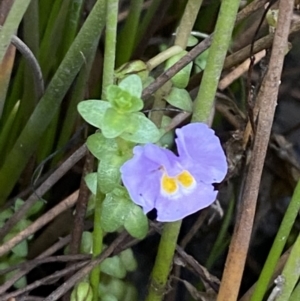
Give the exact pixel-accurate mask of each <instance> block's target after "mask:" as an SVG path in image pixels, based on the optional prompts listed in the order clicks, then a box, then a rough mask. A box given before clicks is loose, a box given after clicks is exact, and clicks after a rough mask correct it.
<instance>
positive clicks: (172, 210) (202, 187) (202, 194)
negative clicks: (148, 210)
mask: <svg viewBox="0 0 300 301" xmlns="http://www.w3.org/2000/svg"><path fill="white" fill-rule="evenodd" d="M216 196H217V191H215V190H214V188H213V186H212V185H207V184H204V183H201V182H200V183H197V188H196V189H195V190H194V191H193V192H191V193H190V194H188V195H184V194H182V195H181V196H180V197H179V198H172V199H170V198H166V197H164V196H162V195H159V196H158V198H157V200H156V203H155V206H154V207H155V208H156V209H157V220H158V221H160V222H174V221H177V220H180V219H183V218H184V217H186V216H188V215H190V214H192V213H195V212H197V211H199V210H200V209H203V208H206V207H208V206H209V205H211V204H212V203H213V202H214V201H215V199H216Z"/></svg>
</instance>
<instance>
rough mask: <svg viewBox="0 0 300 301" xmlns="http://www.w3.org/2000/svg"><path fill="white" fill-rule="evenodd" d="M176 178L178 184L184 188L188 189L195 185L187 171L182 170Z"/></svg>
mask: <svg viewBox="0 0 300 301" xmlns="http://www.w3.org/2000/svg"><path fill="white" fill-rule="evenodd" d="M176 178H177V180H178V181H179V183H180V184H181V185H182V186H183V187H185V188H189V187H191V186H192V185H193V184H195V179H194V177H193V176H192V175H191V174H190V173H189V172H188V171H187V170H184V171H183V172H182V173H180V174H179V175H178V176H177V177H176Z"/></svg>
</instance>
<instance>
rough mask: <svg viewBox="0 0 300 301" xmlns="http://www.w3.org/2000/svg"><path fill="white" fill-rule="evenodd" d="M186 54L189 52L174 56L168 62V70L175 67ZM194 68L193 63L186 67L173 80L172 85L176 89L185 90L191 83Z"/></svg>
mask: <svg viewBox="0 0 300 301" xmlns="http://www.w3.org/2000/svg"><path fill="white" fill-rule="evenodd" d="M186 54H187V51H185V50H184V51H182V52H181V53H178V54H176V55H174V56H172V57H171V58H170V59H168V60H167V62H166V69H169V68H170V67H172V66H173V65H175V64H176V63H177V62H178V61H179V60H180V59H181V58H182V57H184V56H185V55H186ZM192 67H193V63H192V62H191V63H189V64H188V65H187V66H185V67H184V68H183V69H181V70H180V71H179V72H177V73H176V74H175V75H174V76H173V77H172V78H171V82H172V84H173V85H174V86H175V87H177V88H180V89H183V88H185V87H186V86H187V84H188V82H189V79H190V74H191V70H192Z"/></svg>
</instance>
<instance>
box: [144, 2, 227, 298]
mask: <svg viewBox="0 0 300 301" xmlns="http://www.w3.org/2000/svg"><path fill="white" fill-rule="evenodd" d="M223 1H225V0H223ZM191 2H193V0H189V3H191ZM187 9H188V8H187V7H186V10H187ZM197 14H198V10H194V11H193V12H190V18H192V20H195V19H196V16H197ZM186 22H188V21H187V19H185V21H182V22H181V23H180V28H179V31H181V32H185V34H186V35H189V34H190V27H193V24H190V25H189V26H186ZM181 27H183V28H181ZM182 34H183V33H182ZM182 45H183V44H182ZM184 46H185V45H184ZM173 50H174V51H176V52H177V51H179V50H180V51H181V50H182V47H181V46H178V45H177V46H174V47H172V51H173ZM169 52H170V50H169ZM167 53H168V52H167ZM164 55H165V54H164ZM173 55H174V54H173ZM162 58H163V59H165V56H162ZM160 60H161V59H159V60H158V59H157V58H156V59H152V61H151V60H150V66H152V67H153V66H156V65H158V64H159V63H160ZM147 65H148V66H149V62H148V63H147ZM165 88H167V89H169V86H168V85H166V86H165ZM181 223H182V220H179V221H176V222H171V223H165V225H164V228H163V232H162V236H161V240H160V243H159V247H158V253H157V256H156V260H155V264H154V267H153V271H152V275H151V283H150V288H149V292H148V295H147V298H146V301H161V300H162V299H163V297H164V295H165V292H166V285H167V281H168V276H169V273H170V270H171V266H172V261H173V257H174V254H175V248H176V244H177V239H178V235H179V232H180V227H181Z"/></svg>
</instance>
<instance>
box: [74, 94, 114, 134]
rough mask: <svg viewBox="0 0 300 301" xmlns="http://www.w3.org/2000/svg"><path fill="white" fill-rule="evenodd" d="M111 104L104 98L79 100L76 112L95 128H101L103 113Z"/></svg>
mask: <svg viewBox="0 0 300 301" xmlns="http://www.w3.org/2000/svg"><path fill="white" fill-rule="evenodd" d="M110 107H111V104H110V103H109V102H107V101H104V100H96V99H90V100H85V101H81V102H80V103H79V104H78V106H77V109H78V112H79V114H80V115H81V116H82V118H83V119H84V120H85V121H86V122H87V123H89V124H91V125H93V126H94V127H96V128H99V129H101V128H102V122H103V117H104V113H105V112H106V110H107V109H108V108H110Z"/></svg>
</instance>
